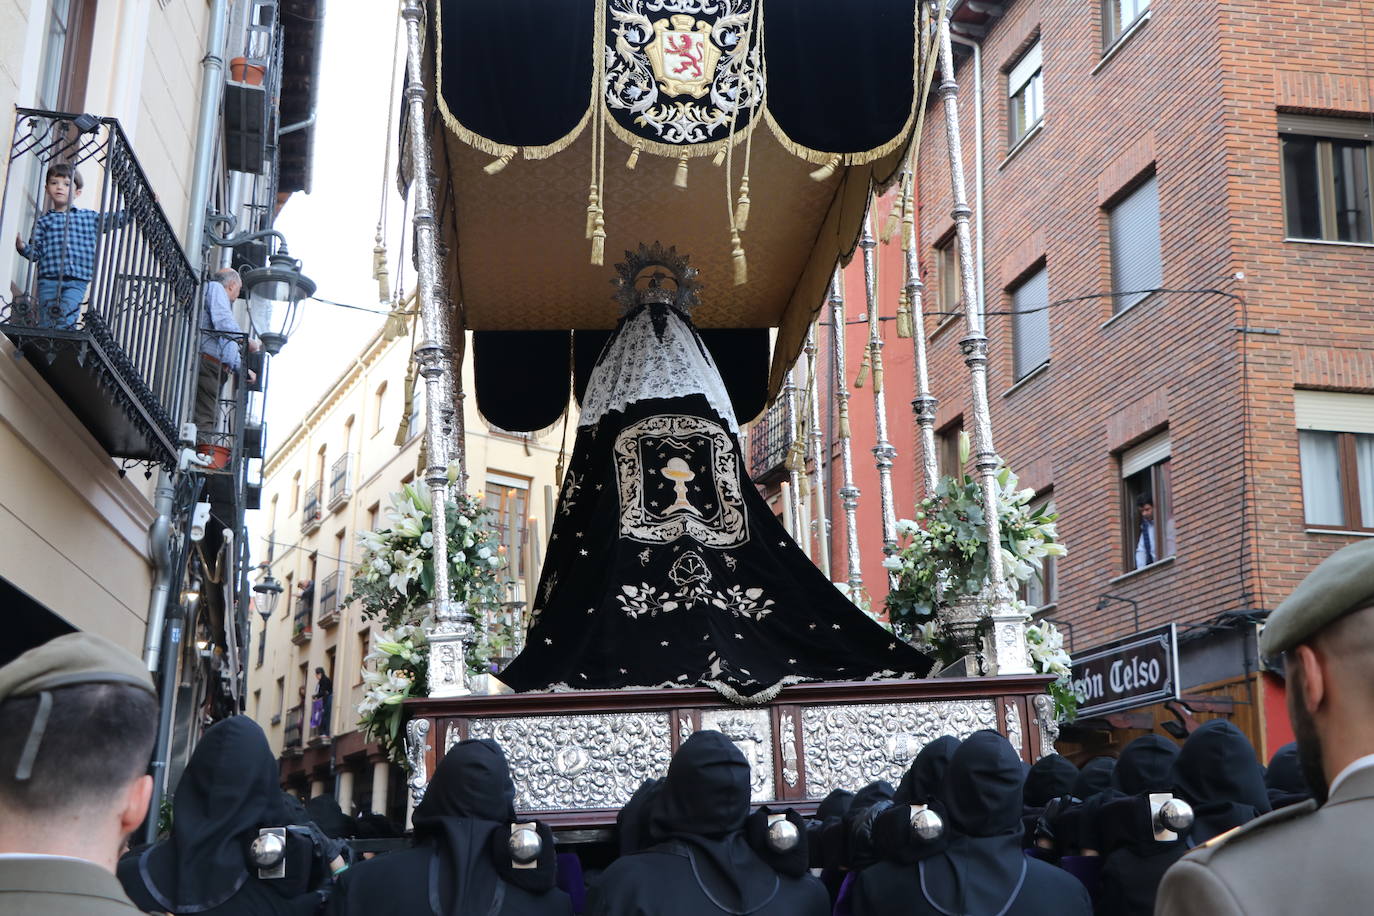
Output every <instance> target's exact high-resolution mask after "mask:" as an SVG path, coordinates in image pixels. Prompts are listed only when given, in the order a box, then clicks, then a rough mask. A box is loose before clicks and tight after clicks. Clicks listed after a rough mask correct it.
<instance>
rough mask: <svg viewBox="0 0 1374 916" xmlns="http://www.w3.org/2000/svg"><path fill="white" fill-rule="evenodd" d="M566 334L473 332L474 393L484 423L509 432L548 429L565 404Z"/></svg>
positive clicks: (567, 342) (566, 390)
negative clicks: (484, 420) (484, 419)
mask: <svg viewBox="0 0 1374 916" xmlns="http://www.w3.org/2000/svg"><path fill="white" fill-rule="evenodd" d="M568 347H569V340H568V332H567V331H474V332H473V334H472V374H473V389H474V393H475V394H476V395H477V409H478V410H480V411H481V412H482V416H483V417H485V418H486V420H487V422H488V423H491V424H493V425H494V426H499V427H500V428H501V429H504V430H508V431H510V432H533V431H535V430H539V429H543V428H545V427H546V426H550V425H552V424H553V423H554V422H555V421H557V419H558V418H559V417H560V416H562V415H563V411H564V409H565V408H566V407H567V406H568V389H569V385H570V384H571V379H570V376H569V372H568V368H569V367H568V360H569V349H568Z"/></svg>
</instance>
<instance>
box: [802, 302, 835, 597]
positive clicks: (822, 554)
mask: <svg viewBox="0 0 1374 916" xmlns="http://www.w3.org/2000/svg"><path fill="white" fill-rule="evenodd" d="M804 349H805V352H806V377H807V380H808V381H809V382H810V384H809V385H808V386H807V387H808V389H809V390H808V391H807V393H806V400H807V405H806V409H807V412H808V415H809V416H810V418H811V427H810V429H811V435H810V439H811V443H810V446H811V447H810V452H811V467H812V478H811V507H812V511H811V523H812V524H813V525H814V526H815V528H816V557H815V559H816V565H817V566H819V567H820V568H821V569H823V570H825V575H826V578H829V577H830V575H831V572H830V526H829V525H828V524H827V523H826V518H825V516H826V511H825V500H826V494H827V493H828V492H829V491H828V490H826V488H825V432H824V431H823V430H822V429H821V392H820V388H821V386H820V377H821V375H820V364H819V362H817V360H816V326H815V325H814V324H812V325H809V326H808V327H807V329H806V346H805V348H804Z"/></svg>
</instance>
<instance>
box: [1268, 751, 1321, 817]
mask: <svg viewBox="0 0 1374 916" xmlns="http://www.w3.org/2000/svg"><path fill="white" fill-rule="evenodd" d="M1264 787H1265V789H1266V790H1267V791H1268V794H1269V806H1270V807H1271V808H1274V809H1278V808H1286V807H1287V806H1289V805H1296V804H1298V803H1300V802H1305V801H1307V800H1308V799H1309V798H1311V797H1312V790H1311V789H1310V788H1309V787H1308V785H1307V778H1306V777H1305V776H1303V775H1302V763H1301V761H1300V760H1299V759H1298V744H1297V742H1296V741H1291V742H1289V743H1288V744H1285V745H1284V746H1283V747H1281V748H1279V749H1278V750H1277V751H1275V752H1274V756H1273V757H1272V758H1271V759H1270V761H1269V767H1268V769H1266V770H1265V771H1264Z"/></svg>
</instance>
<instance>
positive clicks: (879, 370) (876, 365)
mask: <svg viewBox="0 0 1374 916" xmlns="http://www.w3.org/2000/svg"><path fill="white" fill-rule="evenodd" d="M873 391H874V393H875V394H882V391H883V354H882V353H880V352H877V351H875V352H874V353H873Z"/></svg>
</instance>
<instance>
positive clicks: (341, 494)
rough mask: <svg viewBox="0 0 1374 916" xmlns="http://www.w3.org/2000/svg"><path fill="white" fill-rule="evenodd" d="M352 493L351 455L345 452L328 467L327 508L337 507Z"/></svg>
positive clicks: (346, 500)
mask: <svg viewBox="0 0 1374 916" xmlns="http://www.w3.org/2000/svg"><path fill="white" fill-rule="evenodd" d="M352 495H353V456H352V455H348V454H345V455H343V456H342V457H340V458H339V460H338V461H335V462H334V465H333V466H332V467H331V468H330V469H329V508H330V509H331V510H332V509H337V508H338V507H339V506H342V505H343V504H344V503H346V502H348V498H349V497H350V496H352Z"/></svg>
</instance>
